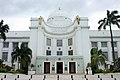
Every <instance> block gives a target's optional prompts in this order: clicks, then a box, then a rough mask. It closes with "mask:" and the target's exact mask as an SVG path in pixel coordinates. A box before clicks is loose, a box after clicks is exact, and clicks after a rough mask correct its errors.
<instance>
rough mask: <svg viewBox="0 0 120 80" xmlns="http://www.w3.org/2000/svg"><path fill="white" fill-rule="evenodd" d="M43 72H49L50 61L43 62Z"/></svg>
mask: <svg viewBox="0 0 120 80" xmlns="http://www.w3.org/2000/svg"><path fill="white" fill-rule="evenodd" d="M44 73H45V74H48V73H50V62H44Z"/></svg>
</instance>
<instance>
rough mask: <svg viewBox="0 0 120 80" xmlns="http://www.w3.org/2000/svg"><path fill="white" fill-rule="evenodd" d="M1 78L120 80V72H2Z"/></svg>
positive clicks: (10, 79) (3, 79)
mask: <svg viewBox="0 0 120 80" xmlns="http://www.w3.org/2000/svg"><path fill="white" fill-rule="evenodd" d="M0 80H120V73H109V74H95V75H83V74H82V75H81V74H59V75H58V74H55V75H51V74H42V75H24V74H7V73H0Z"/></svg>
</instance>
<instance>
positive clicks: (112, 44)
mask: <svg viewBox="0 0 120 80" xmlns="http://www.w3.org/2000/svg"><path fill="white" fill-rule="evenodd" d="M110 35H111V47H112V58H113V63H114V65H115V53H114V52H115V51H114V42H113V34H112V28H111V23H110Z"/></svg>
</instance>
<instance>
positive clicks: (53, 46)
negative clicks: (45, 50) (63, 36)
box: [51, 38, 57, 55]
mask: <svg viewBox="0 0 120 80" xmlns="http://www.w3.org/2000/svg"><path fill="white" fill-rule="evenodd" d="M51 46H52V51H51V52H52V55H56V53H57V52H56V50H57V46H56V39H55V38H52V39H51Z"/></svg>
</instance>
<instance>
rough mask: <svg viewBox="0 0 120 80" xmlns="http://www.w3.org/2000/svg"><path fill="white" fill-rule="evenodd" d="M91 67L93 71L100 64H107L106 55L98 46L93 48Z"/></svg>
mask: <svg viewBox="0 0 120 80" xmlns="http://www.w3.org/2000/svg"><path fill="white" fill-rule="evenodd" d="M90 53H91V68H92V70H93V72H95V70H96V69H98V66H100V65H105V61H106V56H105V55H104V54H103V53H102V50H101V49H100V50H98V48H92V49H91V52H90Z"/></svg>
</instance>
